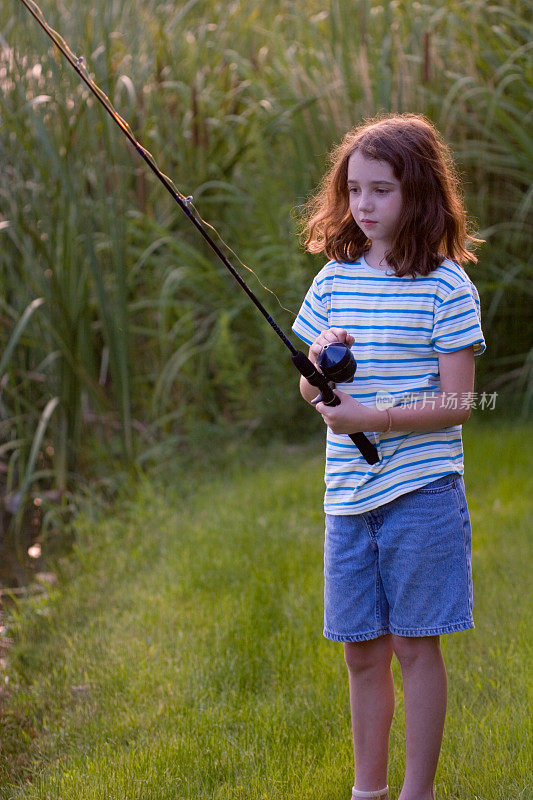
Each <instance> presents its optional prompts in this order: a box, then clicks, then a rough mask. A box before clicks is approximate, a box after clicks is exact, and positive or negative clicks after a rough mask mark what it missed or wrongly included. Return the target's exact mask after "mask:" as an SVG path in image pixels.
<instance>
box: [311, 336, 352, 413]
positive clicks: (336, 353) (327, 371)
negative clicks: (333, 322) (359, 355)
mask: <svg viewBox="0 0 533 800" xmlns="http://www.w3.org/2000/svg"><path fill="white" fill-rule="evenodd" d="M316 363H317V367H319V369H320V371H321V372H322V374H323V375H324V377H325V378H326V380H327V382H328V383H329V385H330V387H331V388H332V389H334V388H335V385H336V384H337V383H351V382H352V381H353V377H354V375H355V371H356V369H357V362H356V360H355V358H354V357H353V353H352V351H351V350H350V348H349V347H348V346H347V345H345V344H344V343H343V342H332V343H331V344H326V345H325V346H324V347H323V348H322V350H321V351H320V353H319V355H318V358H317V360H316ZM334 397H335V398H336V396H335V395H334ZM336 400H337V402H338V398H336ZM312 402H313V405H316V404H317V403H321V402H325V403H326V405H328V406H329V405H337V403H336V402H332V399H331V397H329V396H328V398H327V399H325V398H324V396H323V392H321V393H320V394H319V395H318V397H315V399H314V400H313V401H312Z"/></svg>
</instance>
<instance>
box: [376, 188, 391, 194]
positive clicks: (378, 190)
mask: <svg viewBox="0 0 533 800" xmlns="http://www.w3.org/2000/svg"><path fill="white" fill-rule="evenodd" d="M376 192H377V193H378V194H388V193H389V190H388V189H376Z"/></svg>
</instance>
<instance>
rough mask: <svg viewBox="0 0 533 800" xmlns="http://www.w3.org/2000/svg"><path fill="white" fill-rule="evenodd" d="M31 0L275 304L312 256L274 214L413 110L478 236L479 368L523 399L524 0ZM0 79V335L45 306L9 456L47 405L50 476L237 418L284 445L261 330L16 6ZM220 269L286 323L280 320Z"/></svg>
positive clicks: (11, 420)
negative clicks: (350, 148)
mask: <svg viewBox="0 0 533 800" xmlns="http://www.w3.org/2000/svg"><path fill="white" fill-rule="evenodd" d="M42 5H43V11H44V13H45V16H46V17H47V19H48V20H49V22H50V23H51V24H52V25H53V26H54V27H55V28H56V29H58V30H59V31H60V32H61V33H62V34H63V35H64V36H65V38H66V39H67V41H68V42H69V44H70V45H71V47H72V48H73V49H74V50H75V51H76V52H77V53H78V54H80V55H84V57H85V59H86V62H87V65H88V69H89V70H90V72H91V73H93V74H94V76H95V79H96V81H97V82H98V83H99V84H100V85H101V86H102V88H103V89H104V90H105V91H106V92H107V93H108V94H109V96H110V98H111V100H112V101H113V102H114V103H115V105H116V106H117V108H118V110H119V111H120V112H121V113H122V115H123V116H124V117H125V118H126V119H128V121H129V122H130V124H131V125H132V128H133V129H134V131H135V132H136V134H137V135H138V137H139V138H140V140H141V141H142V143H143V144H144V145H145V146H146V147H147V148H148V149H149V150H150V151H151V152H152V153H153V154H154V156H155V157H156V159H157V161H158V163H159V164H160V166H161V167H162V169H163V171H164V172H166V173H167V174H169V175H171V176H172V178H173V179H174V180H175V182H176V184H177V185H178V186H179V187H180V189H181V190H182V191H183V192H184V193H185V194H192V195H194V199H195V205H196V206H197V208H198V209H199V211H200V213H201V215H202V216H203V217H204V218H205V219H206V220H208V221H209V222H210V223H211V224H213V225H214V226H215V227H216V228H217V229H218V230H219V231H220V232H221V233H222V235H223V236H224V239H225V240H226V241H228V242H229V243H230V244H231V247H232V248H234V249H235V250H236V251H237V253H238V255H239V256H240V258H242V260H243V261H244V262H245V263H247V264H249V265H251V266H253V267H254V268H255V269H256V271H257V272H258V274H259V275H260V277H261V279H262V281H263V282H265V283H267V284H268V285H269V286H270V287H271V288H273V289H274V290H275V291H276V293H277V295H278V296H279V297H280V298H281V301H282V303H283V305H284V306H286V307H287V308H290V309H293V310H297V308H298V306H299V303H300V301H301V298H302V296H303V293H304V292H305V289H306V288H307V285H308V283H309V281H310V279H311V276H312V274H313V273H314V272H315V271H316V269H317V268H318V266H319V263H318V262H317V261H316V260H315V261H313V260H312V259H311V258H309V257H307V256H305V255H304V254H302V253H301V251H300V250H299V249H298V242H297V236H296V225H295V221H294V213H293V212H294V209H295V207H297V206H298V205H299V204H300V203H302V202H303V201H304V200H305V198H306V196H307V194H308V193H309V191H310V190H311V188H312V187H313V186H314V185H315V184H316V182H317V181H318V179H319V178H320V175H321V173H322V171H323V167H324V158H325V154H326V152H327V151H328V150H329V148H330V147H331V145H332V144H333V143H334V142H335V141H337V140H338V139H339V138H340V136H341V135H342V133H343V132H344V131H345V129H346V128H347V127H349V126H351V125H353V124H354V123H356V122H358V121H359V120H361V119H362V118H364V117H367V116H371V115H373V114H375V113H377V112H379V111H386V110H398V111H406V110H412V111H417V112H423V113H426V114H428V115H429V116H430V117H431V118H432V119H434V120H435V121H436V123H437V124H438V125H439V126H440V127H441V128H442V130H443V132H444V134H445V136H446V137H447V139H448V140H449V141H450V142H451V144H452V146H453V147H454V150H455V152H456V155H457V158H458V161H459V166H460V168H461V170H462V171H463V172H464V174H465V177H466V179H467V182H466V193H467V203H468V205H469V207H470V208H471V210H472V211H473V213H474V214H475V216H476V217H477V218H478V220H479V224H480V226H481V232H482V235H483V236H484V238H486V239H487V245H485V248H484V250H483V251H482V255H481V258H482V260H481V265H480V267H479V268H477V269H476V271H475V272H474V273H473V275H474V277H475V280H476V283H477V284H478V286H479V288H480V289H481V291H482V300H483V306H484V309H485V312H486V315H487V316H486V319H487V326H488V328H489V329H488V330H487V335H488V339H489V345H490V347H489V353H488V355H487V356H486V357H484V359H483V360H482V361H483V363H481V362H480V367H481V373H480V381H482V382H489V381H490V382H492V384H493V385H495V386H497V388H498V389H499V391H500V392H502V391H503V390H504V388H505V386H506V385H509V386H510V387H511V390H512V392H511V394H510V397H512V398H514V399H515V409H516V408H518V410H519V411H520V409H521V410H522V412H523V413H527V411H528V410H529V409H530V403H531V395H532V394H533V389H532V387H533V381H532V375H533V366H532V365H533V357H532V355H531V340H530V336H529V330H530V328H528V327H527V326H528V302H529V298H530V296H531V285H532V282H531V266H530V264H529V262H528V259H527V252H528V248H530V246H531V225H530V223H529V221H528V211H529V210H530V206H531V191H530V175H531V158H530V156H531V149H532V146H533V139H532V137H531V133H530V130H531V126H529V127H528V122H530V121H531V111H530V109H531V66H530V63H531V62H530V58H528V55H529V54H530V51H529V45H528V41H529V39H530V34H531V20H530V16H529V11H528V6H527V4H526V3H525V2H519V0H505V2H501V3H500V4H498V5H486V4H484V3H480V2H478V1H477V0H450V2H446V3H444V4H443V3H437V2H426V3H419V4H413V3H410V2H405V1H404V0H395V1H394V2H392V1H391V0H388V1H387V2H385V1H384V2H371V0H361V2H359V3H358V4H357V9H355V6H354V3H353V2H349V1H348V0H332V2H331V3H330V4H329V5H328V6H326V7H324V4H323V3H319V2H318V1H317V0H311V1H310V2H305V3H304V2H303V0H276V1H275V2H268V3H266V2H264V0H252V2H250V0H248V1H247V2H244V1H243V0H234V2H231V3H228V4H222V3H214V2H212V0H211V1H210V0H203V1H202V2H201V1H200V0H198V1H197V2H195V1H194V0H191V2H188V3H185V4H183V5H179V6H176V5H175V4H169V3H165V2H162V1H159V2H158V1H156V0H151V2H144V1H143V2H140V0H134V1H133V2H129V3H125V2H114V3H104V2H99V3H96V5H95V4H94V3H93V4H92V5H90V6H83V5H82V6H79V5H76V6H75V7H74V8H72V7H67V6H66V5H64V4H62V3H59V4H52V3H47V2H44V0H43V4H42ZM0 85H1V89H2V92H1V93H0V114H1V121H0V160H1V163H2V165H4V166H3V169H2V170H1V173H0V236H1V237H2V238H1V245H2V246H1V247H0V303H1V304H2V305H1V309H0V310H1V313H2V328H1V332H0V336H1V342H2V344H3V345H4V346H5V343H7V342H8V341H9V339H10V337H11V336H12V334H13V329H14V326H15V324H16V321H17V320H18V319H20V317H21V315H22V314H23V312H24V309H26V308H27V307H28V305H29V304H30V303H31V302H32V301H33V300H35V299H36V298H43V300H44V304H43V306H42V308H41V309H40V313H39V314H38V315H35V316H34V319H33V320H32V323H31V325H30V326H29V327H28V328H27V330H26V332H25V335H24V337H23V339H21V340H20V341H19V342H18V344H17V348H16V349H14V350H13V352H12V353H11V356H10V360H9V364H8V366H7V371H6V372H5V374H4V376H0V378H1V379H2V387H3V389H2V391H3V393H4V397H11V398H13V397H15V396H16V397H17V398H22V397H23V400H20V401H19V400H17V402H23V403H24V404H25V407H26V413H25V414H24V415H22V416H21V415H20V414H18V412H16V410H9V411H5V412H4V417H3V419H2V436H3V439H4V443H5V444H6V445H7V447H8V449H9V448H10V447H11V448H12V450H13V449H15V447H16V448H18V449H20V450H21V456H20V459H19V460H20V463H21V464H22V463H23V462H24V460H25V459H27V457H28V454H29V448H30V446H31V442H32V441H33V439H34V433H35V430H36V426H37V424H38V420H39V418H40V415H41V414H42V412H43V410H44V408H45V407H46V405H47V403H48V402H49V400H50V399H51V398H52V397H58V398H59V404H58V406H57V408H56V410H55V411H54V414H53V415H52V417H51V418H50V422H49V426H48V428H47V432H46V436H45V437H44V438H43V443H42V444H43V448H42V452H41V454H40V459H41V461H42V464H41V466H43V467H46V469H47V470H48V474H49V475H50V474H52V475H53V476H54V477H53V479H51V480H52V481H53V482H54V484H55V486H56V487H58V488H59V489H60V490H61V491H68V490H69V489H71V488H72V486H73V484H74V483H75V482H76V478H75V476H76V475H80V474H81V475H94V473H95V472H98V473H102V472H105V471H107V472H109V471H110V467H109V466H107V467H104V464H108V465H109V464H110V463H112V464H113V465H114V466H116V464H117V459H118V462H119V463H121V464H125V463H127V464H132V463H140V464H142V465H148V464H151V465H154V464H164V460H165V458H166V457H167V456H168V455H172V453H175V452H176V450H177V449H180V448H184V447H192V446H194V445H195V443H199V442H204V443H205V442H208V443H210V444H211V445H212V443H213V440H218V441H223V440H224V438H227V437H228V435H231V436H238V437H242V436H246V435H249V434H250V433H251V432H254V435H256V436H263V437H265V438H268V437H271V436H273V435H284V436H289V437H301V436H302V435H303V434H304V432H305V429H306V427H307V426H308V425H309V417H307V416H306V415H305V414H301V413H299V412H300V409H301V405H300V400H299V398H298V394H297V389H296V380H295V375H294V373H293V370H292V367H291V365H290V363H289V361H288V359H287V358H286V355H285V352H284V349H283V347H282V345H281V344H280V343H279V342H278V341H277V339H276V338H275V337H274V336H273V334H272V332H271V331H270V329H269V328H268V326H266V325H265V323H264V321H263V320H262V319H261V317H260V316H259V315H257V313H256V311H255V309H253V308H252V307H251V306H250V305H249V302H248V300H247V299H246V297H245V296H244V295H242V294H241V293H240V290H239V289H238V288H237V287H236V286H235V285H233V284H232V280H231V278H230V277H229V276H228V275H227V274H226V273H225V270H224V268H223V267H222V266H221V265H220V266H219V265H218V264H217V263H215V262H214V261H213V258H212V256H211V255H210V254H209V253H207V252H206V250H205V248H204V246H203V245H202V244H201V243H199V241H198V237H197V236H196V235H195V232H194V231H193V230H192V229H189V227H188V225H187V222H186V221H185V220H184V218H183V217H182V215H181V212H180V211H179V209H177V207H176V206H175V205H174V204H173V203H172V201H171V200H170V198H169V197H168V196H167V195H166V193H165V192H164V191H163V190H162V187H161V186H160V185H159V184H158V183H157V182H155V181H154V180H152V177H151V176H150V175H148V174H147V172H146V169H145V166H144V165H143V164H142V163H141V162H140V161H139V160H138V158H137V157H136V154H135V153H132V152H131V148H129V146H128V145H127V144H126V142H125V140H124V138H123V137H122V136H121V134H120V132H119V131H118V129H116V128H115V127H114V125H113V123H112V122H111V120H109V119H108V118H107V117H106V116H105V112H103V110H102V109H101V108H100V107H99V106H98V107H97V105H96V103H95V101H94V100H93V98H91V97H90V96H88V93H87V91H86V89H85V88H84V87H83V86H82V85H80V83H79V79H78V78H77V76H76V75H75V74H74V72H73V71H72V70H71V69H70V68H69V67H68V65H67V64H66V62H64V61H62V60H61V58H60V57H59V56H58V55H57V53H55V52H54V51H53V49H52V47H51V45H50V43H49V42H48V40H47V39H46V38H45V37H44V34H43V33H42V32H41V31H40V29H39V28H38V27H37V26H36V25H35V24H34V22H33V21H32V20H31V18H30V16H29V15H28V14H27V12H26V10H25V9H24V8H23V7H22V5H21V4H17V2H15V0H13V2H11V3H9V4H6V3H4V4H2V8H1V9H0ZM236 263H237V262H236ZM242 269H243V268H242ZM243 275H244V277H245V278H247V279H249V280H250V283H251V286H252V288H253V289H254V290H257V292H258V294H259V296H260V298H261V300H262V301H263V302H264V303H265V305H267V307H268V308H269V310H270V311H271V312H272V313H273V314H274V316H275V317H276V319H277V320H278V321H279V323H280V324H281V325H282V326H283V327H284V328H285V329H288V328H289V327H290V323H291V320H292V317H291V314H290V313H288V312H286V311H285V310H282V309H281V308H279V307H278V305H277V302H276V301H275V299H274V298H273V297H272V296H271V295H270V294H268V293H266V292H265V291H264V290H263V289H262V288H261V286H260V284H259V283H258V282H257V281H256V280H255V278H254V277H253V276H252V275H250V274H249V273H247V272H246V271H245V270H244V269H243ZM517 389H518V391H517ZM516 398H519V400H518V401H516ZM4 406H5V408H6V409H7V405H6V403H4ZM22 421H23V422H22ZM21 424H24V425H25V426H26V430H25V431H24V432H23V433H21V431H20V425H21ZM14 441H20V442H23V444H22V443H21V444H20V445H16V446H15V445H10V444H9V443H10V442H14ZM3 463H4V470H5V469H7V467H6V465H5V458H4V459H3ZM13 475H14V482H15V484H16V483H18V484H20V483H21V481H22V480H23V478H22V471H21V470H19V471H18V472H17V471H16V470H15V472H14V473H13ZM47 480H48V481H50V478H48V479H47ZM44 485H46V481H43V482H41V483H39V482H38V481H37V482H36V484H35V485H34V488H39V487H42V486H44Z"/></svg>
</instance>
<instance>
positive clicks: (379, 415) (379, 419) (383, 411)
mask: <svg viewBox="0 0 533 800" xmlns="http://www.w3.org/2000/svg"><path fill="white" fill-rule="evenodd" d="M374 419H375V421H374V424H373V427H372V428H369V430H373V431H376V433H389V431H391V430H392V426H393V419H392V413H391V410H390V408H375V409H374Z"/></svg>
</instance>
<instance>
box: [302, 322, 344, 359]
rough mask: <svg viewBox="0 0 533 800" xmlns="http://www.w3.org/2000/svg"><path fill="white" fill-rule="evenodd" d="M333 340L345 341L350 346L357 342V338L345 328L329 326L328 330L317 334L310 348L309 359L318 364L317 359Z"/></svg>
mask: <svg viewBox="0 0 533 800" xmlns="http://www.w3.org/2000/svg"><path fill="white" fill-rule="evenodd" d="M333 342H344V344H346V345H347V346H348V347H351V346H352V344H353V343H354V342H355V338H354V337H353V336H352V335H351V334H349V333H348V332H347V331H345V330H344V328H328V330H327V331H322V333H321V334H320V335H319V336H317V338H316V339H315V341H314V342H313V344H312V345H311V347H310V348H309V360H310V361H312V362H313V364H316V360H317V358H318V356H319V355H320V353H321V352H322V350H323V349H324V347H325V346H326V345H328V344H332V343H333Z"/></svg>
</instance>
